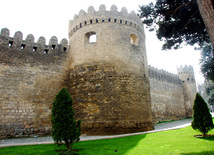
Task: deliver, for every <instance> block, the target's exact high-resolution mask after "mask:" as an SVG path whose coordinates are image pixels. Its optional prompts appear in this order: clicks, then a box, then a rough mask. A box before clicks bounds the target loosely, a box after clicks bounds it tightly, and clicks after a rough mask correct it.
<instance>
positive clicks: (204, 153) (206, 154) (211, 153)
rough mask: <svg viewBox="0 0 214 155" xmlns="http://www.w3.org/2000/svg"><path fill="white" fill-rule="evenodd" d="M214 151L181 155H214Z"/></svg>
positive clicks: (183, 154) (182, 154)
mask: <svg viewBox="0 0 214 155" xmlns="http://www.w3.org/2000/svg"><path fill="white" fill-rule="evenodd" d="M213 154H214V151H203V152H190V153H181V155H213Z"/></svg>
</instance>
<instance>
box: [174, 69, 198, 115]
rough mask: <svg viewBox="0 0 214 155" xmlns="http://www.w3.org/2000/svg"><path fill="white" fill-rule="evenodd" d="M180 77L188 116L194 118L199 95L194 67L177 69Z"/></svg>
mask: <svg viewBox="0 0 214 155" xmlns="http://www.w3.org/2000/svg"><path fill="white" fill-rule="evenodd" d="M177 72H178V76H179V78H180V79H181V81H182V86H183V91H184V101H185V110H186V116H187V117H192V114H193V103H194V100H195V95H196V93H197V89H196V83H195V76H194V70H193V67H192V66H187V65H185V66H180V67H178V68H177Z"/></svg>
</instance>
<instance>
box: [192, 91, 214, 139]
mask: <svg viewBox="0 0 214 155" xmlns="http://www.w3.org/2000/svg"><path fill="white" fill-rule="evenodd" d="M213 127H214V126H213V121H212V115H211V114H210V111H209V108H208V106H207V103H206V102H205V101H204V99H203V98H202V97H201V95H199V94H198V93H197V94H196V97H195V101H194V105H193V121H192V128H193V129H194V130H199V131H200V132H201V133H202V136H203V137H205V136H206V133H207V132H208V131H209V130H211V129H213Z"/></svg>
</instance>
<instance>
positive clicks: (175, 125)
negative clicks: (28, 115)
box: [0, 113, 214, 147]
mask: <svg viewBox="0 0 214 155" xmlns="http://www.w3.org/2000/svg"><path fill="white" fill-rule="evenodd" d="M212 116H213V117H214V113H212ZM191 122H192V119H184V120H179V121H174V122H168V123H160V124H155V125H154V127H155V129H154V130H152V131H146V132H138V133H131V134H122V135H113V136H81V137H80V141H87V140H97V139H110V138H118V137H126V136H133V135H140V134H147V133H154V132H159V131H166V130H173V129H179V128H183V127H186V126H189V125H191ZM51 143H54V141H53V138H52V137H39V138H16V139H7V140H0V147H8V146H18V145H34V144H51Z"/></svg>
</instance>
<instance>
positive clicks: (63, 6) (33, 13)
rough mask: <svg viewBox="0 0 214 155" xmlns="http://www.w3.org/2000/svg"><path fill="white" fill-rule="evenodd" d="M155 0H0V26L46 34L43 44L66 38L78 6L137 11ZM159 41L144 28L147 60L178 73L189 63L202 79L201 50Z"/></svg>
mask: <svg viewBox="0 0 214 155" xmlns="http://www.w3.org/2000/svg"><path fill="white" fill-rule="evenodd" d="M150 2H155V0H75V1H74V0H0V29H2V28H5V27H6V28H8V29H9V30H10V36H11V37H13V36H14V33H15V32H16V31H21V32H22V33H23V39H25V38H26V36H27V35H28V34H33V35H34V37H35V42H37V40H38V38H39V37H40V36H44V37H45V38H46V44H48V42H49V39H50V38H51V37H52V36H56V37H57V38H58V42H60V41H61V40H62V39H63V38H66V39H68V23H69V20H70V19H73V16H74V15H75V14H78V13H79V11H80V10H81V9H83V10H85V11H86V12H87V10H88V7H89V6H94V8H95V10H98V9H99V6H100V5H101V4H105V5H106V9H107V10H110V7H111V5H113V4H114V5H116V6H117V7H118V11H120V10H121V8H122V7H126V8H127V9H128V11H129V12H131V11H132V10H134V11H135V12H137V11H138V9H139V7H138V6H139V5H143V4H149V3H150ZM161 46H162V43H161V42H160V41H159V40H158V39H157V38H156V35H155V33H154V32H153V33H152V32H148V31H146V48H147V56H148V63H149V64H150V65H152V66H154V67H156V68H159V69H164V70H167V71H169V72H171V73H177V68H176V67H177V66H180V65H192V66H193V67H194V71H195V77H196V80H197V83H203V81H204V78H203V76H202V75H201V73H200V65H199V59H200V51H195V50H194V48H193V47H191V46H184V47H183V48H181V49H179V50H170V51H162V50H161Z"/></svg>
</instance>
